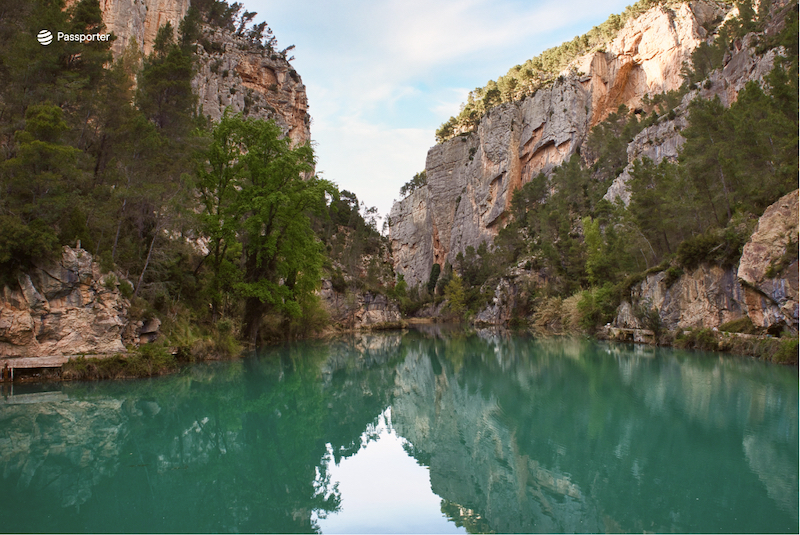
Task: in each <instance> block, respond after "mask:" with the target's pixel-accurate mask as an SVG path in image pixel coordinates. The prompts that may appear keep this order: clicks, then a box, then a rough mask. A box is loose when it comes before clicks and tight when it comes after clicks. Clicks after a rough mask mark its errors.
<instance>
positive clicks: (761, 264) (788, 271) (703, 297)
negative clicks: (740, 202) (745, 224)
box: [613, 190, 800, 332]
mask: <svg viewBox="0 0 800 535" xmlns="http://www.w3.org/2000/svg"><path fill="white" fill-rule="evenodd" d="M799 207H800V194H799V192H798V190H795V191H793V192H792V193H789V194H788V195H785V196H783V197H782V198H781V199H779V200H778V201H777V202H775V203H774V204H773V205H771V206H770V207H769V208H767V210H766V211H765V212H764V215H762V216H761V218H760V219H759V221H758V226H757V227H756V229H755V231H754V232H753V234H752V235H751V236H750V240H749V241H748V242H747V244H746V245H745V246H744V249H743V252H742V258H741V259H740V260H739V264H738V266H734V267H728V268H723V267H719V266H709V265H701V266H699V267H697V268H696V269H695V270H693V271H692V272H689V273H685V274H684V275H682V276H681V277H679V278H678V279H677V280H676V281H674V283H672V284H670V283H669V282H670V281H669V278H668V277H667V272H665V271H662V272H659V273H653V274H651V275H648V276H647V277H646V278H645V280H644V281H642V282H641V283H639V284H638V285H636V286H634V287H633V288H632V292H631V294H632V295H631V299H630V301H625V302H623V303H622V304H621V305H620V307H619V309H618V310H617V316H616V318H615V319H614V323H613V325H614V327H622V328H634V329H638V328H643V327H644V325H642V323H641V321H640V320H639V319H638V318H637V317H636V315H635V314H634V313H633V311H634V309H635V308H636V307H637V306H642V305H644V306H645V307H646V308H654V309H656V310H658V311H659V317H660V320H661V322H662V324H663V325H664V327H666V328H667V329H670V330H673V329H688V328H697V327H703V328H707V329H713V328H718V327H719V326H720V325H722V324H723V323H726V322H729V321H733V320H738V319H740V318H744V317H748V318H750V321H752V322H753V325H754V326H756V327H758V328H762V329H767V330H769V331H773V330H774V331H776V332H780V331H781V330H782V329H784V328H788V329H789V330H791V331H793V332H797V330H798V320H799V319H800V306H799V305H798V301H800V297H798V279H799V278H800V275H799V274H798V260H797V258H796V255H795V256H793V257H792V256H790V255H791V252H790V251H791V244H795V247H796V244H797V243H798V239H799V238H800V236H799V235H798V219H799V218H800V214H799V213H798V209H799Z"/></svg>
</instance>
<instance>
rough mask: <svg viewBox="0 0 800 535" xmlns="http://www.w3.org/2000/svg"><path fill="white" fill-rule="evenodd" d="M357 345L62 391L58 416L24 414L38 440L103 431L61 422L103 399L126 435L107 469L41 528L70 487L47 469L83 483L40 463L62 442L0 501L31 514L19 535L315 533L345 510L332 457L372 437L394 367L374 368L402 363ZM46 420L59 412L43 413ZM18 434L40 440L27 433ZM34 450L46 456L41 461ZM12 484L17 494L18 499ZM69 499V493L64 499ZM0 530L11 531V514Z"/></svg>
mask: <svg viewBox="0 0 800 535" xmlns="http://www.w3.org/2000/svg"><path fill="white" fill-rule="evenodd" d="M366 338H368V337H358V338H357V339H353V340H351V341H350V342H347V343H340V344H335V345H333V346H325V345H322V344H299V345H295V346H291V347H287V348H279V349H274V350H269V351H267V352H266V353H265V354H262V355H261V356H260V357H259V358H251V359H244V360H242V361H240V362H237V363H220V364H217V365H210V366H198V367H194V368H192V369H191V370H189V371H187V372H186V373H185V374H182V375H181V376H174V377H166V378H162V379H159V380H153V381H140V382H137V383H127V384H122V385H120V384H93V385H89V386H87V387H82V386H79V387H77V388H73V387H67V388H66V391H67V392H68V394H69V396H68V398H69V399H66V398H65V399H64V400H63V401H62V402H61V405H60V406H59V407H58V410H55V409H53V408H52V406H48V405H42V404H39V405H38V406H36V405H29V406H27V407H26V408H25V414H27V419H28V420H31V421H36V420H38V421H39V422H40V424H41V425H39V427H38V428H37V429H38V430H39V431H38V437H37V438H34V439H33V440H34V441H37V440H38V441H39V443H42V444H43V443H45V442H46V441H47V440H48V439H53V440H61V442H62V444H63V441H64V438H63V437H64V436H70V437H75V438H74V440H76V441H80V440H81V438H82V437H85V438H86V439H88V440H89V441H98V436H103V435H107V436H109V437H110V436H111V435H109V433H108V429H105V428H108V424H107V423H106V422H107V420H108V418H106V419H98V418H95V422H94V423H96V424H97V425H100V426H101V428H100V429H96V430H92V429H91V427H92V425H93V422H91V421H87V419H85V418H84V419H78V421H79V423H81V425H82V427H81V428H80V429H78V428H76V427H75V425H74V424H75V422H76V418H75V417H74V416H68V414H69V412H70V411H71V410H74V409H75V408H76V407H77V406H78V405H79V404H85V405H90V406H94V405H97V406H103V403H106V404H107V402H105V401H103V400H105V399H107V398H109V396H110V398H111V402H113V403H114V404H115V406H116V407H117V408H119V409H120V410H119V411H118V412H115V411H106V413H107V415H111V416H114V417H115V418H116V419H115V420H114V421H115V423H116V433H115V435H114V436H116V437H122V438H121V439H120V441H119V442H117V443H115V444H114V445H115V448H116V449H115V451H114V452H113V455H112V456H111V458H110V461H111V463H110V464H111V466H113V467H114V469H103V470H102V471H99V472H98V474H97V477H96V478H95V480H93V481H91V482H90V483H89V484H87V485H83V487H81V488H83V490H82V491H81V493H82V494H81V495H80V500H81V502H80V507H79V508H78V507H73V508H68V509H64V510H61V511H59V515H58V518H57V520H56V519H54V520H52V521H49V520H48V518H52V517H53V515H50V514H41V515H37V513H36V508H37V507H43V508H44V510H43V513H44V512H45V511H48V509H49V507H51V506H52V503H53V500H52V499H48V498H46V497H48V493H49V491H50V490H51V489H53V488H59V489H61V488H63V487H67V491H69V489H71V488H73V487H74V486H75V485H74V484H70V485H61V486H57V485H55V486H54V485H53V483H52V481H50V480H48V477H49V475H52V474H53V473H54V472H55V471H57V475H58V477H59V478H60V480H61V481H64V482H72V481H82V480H85V479H86V477H85V476H84V475H83V474H84V472H85V471H84V470H83V468H86V463H81V462H80V461H79V460H75V459H72V460H71V461H70V462H67V463H61V464H62V465H61V466H59V467H58V470H55V469H53V468H52V467H51V468H48V463H50V462H51V461H52V460H54V459H55V458H56V457H55V456H54V455H52V451H53V449H54V448H55V449H59V448H62V449H63V445H59V444H54V445H50V446H42V447H39V448H38V449H37V447H34V448H31V449H30V455H28V456H27V458H26V459H25V460H24V462H22V463H21V464H22V465H24V466H27V467H28V468H27V470H28V472H35V474H40V475H41V476H42V477H39V478H38V479H37V477H35V474H34V476H31V477H28V476H26V475H25V473H26V472H25V471H24V470H23V471H18V472H17V473H15V474H8V471H7V473H6V475H5V478H4V479H3V480H2V482H1V483H0V485H2V489H3V490H2V495H3V497H7V498H8V499H7V500H5V501H4V506H6V505H13V504H16V505H18V506H19V507H20V508H22V507H24V508H25V510H27V511H29V512H30V513H29V515H26V516H24V517H17V519H16V520H17V521H18V522H19V526H20V527H19V528H18V530H20V531H22V530H26V529H27V530H28V531H30V530H33V531H108V530H109V529H110V528H109V526H119V527H120V528H119V529H124V530H125V531H140V532H148V531H166V532H169V531H173V532H186V531H195V532H207V531H213V532H227V531H250V532H259V531H261V532H283V533H296V532H313V531H316V530H317V527H316V526H315V525H314V523H313V521H312V513H316V516H317V517H324V516H325V514H327V513H330V512H333V511H336V510H337V509H338V507H339V505H340V502H341V496H340V494H339V491H338V489H337V487H336V486H335V485H334V484H333V483H332V482H331V480H330V476H329V472H328V466H329V464H330V462H331V461H334V460H335V461H337V462H338V460H339V459H341V458H342V457H346V456H349V455H352V454H353V453H355V452H357V451H358V450H359V449H360V447H361V445H362V444H361V442H362V440H366V439H368V438H366V436H365V437H364V438H362V434H363V433H364V429H365V427H366V426H367V424H368V423H370V422H374V421H375V419H376V417H377V415H379V414H380V413H381V412H382V411H383V410H384V409H385V408H386V406H387V405H388V397H389V394H390V389H388V388H386V386H385V385H386V384H391V383H392V379H391V374H392V373H393V372H392V369H391V368H387V367H384V366H381V365H380V364H382V363H384V362H387V361H388V360H389V359H390V358H392V357H393V356H396V355H397V351H396V347H397V344H396V343H394V344H388V345H387V344H386V343H385V342H386V340H385V338H386V337H383V338H384V340H382V343H381V344H377V345H376V344H374V343H370V341H369V340H366ZM332 348H334V349H335V351H336V354H335V355H333V351H334V349H332ZM354 348H355V349H358V350H359V351H360V352H359V351H355V350H354ZM342 354H344V357H343V356H342ZM359 356H363V357H364V358H359ZM365 362H367V363H368V365H365ZM332 363H333V364H332ZM81 398H82V399H85V401H78V400H79V399H81ZM50 413H55V415H54V416H53V417H52V418H44V416H41V414H50ZM6 414H8V413H6ZM37 414H39V415H40V416H37ZM64 416H67V417H64ZM45 420H46V421H45ZM102 426H105V428H103V427H102ZM22 431H23V434H24V435H26V436H31V437H34V436H35V435H36V434H37V433H35V432H33V430H32V429H31V428H30V426H28V428H27V429H23V430H22ZM48 450H49V451H50V456H49V457H48V456H47V453H46V452H47V451H48ZM37 451H42V452H45V453H44V454H43V455H42V456H41V457H39V458H37V457H36V455H37ZM329 451H330V452H331V453H329ZM97 461H99V460H98V459H95V460H93V461H90V462H95V464H96V462H97ZM104 463H105V464H104V465H108V464H109V462H108V461H104ZM31 467H32V468H31ZM98 467H99V465H98ZM87 473H88V472H87ZM45 476H48V477H45ZM20 486H21V487H22V490H23V491H22V492H19V491H16V487H20ZM84 487H86V488H84ZM76 499H78V498H77V497H76V496H73V497H72V498H69V497H67V498H64V504H65V505H70V504H75V500H76ZM48 512H49V511H48ZM30 522H34V523H35V525H36V527H34V528H31V527H30V526H31V524H30ZM5 526H6V527H7V528H8V529H9V530H11V531H14V527H15V524H14V520H12V521H11V522H10V523H9V522H7V523H6V524H5Z"/></svg>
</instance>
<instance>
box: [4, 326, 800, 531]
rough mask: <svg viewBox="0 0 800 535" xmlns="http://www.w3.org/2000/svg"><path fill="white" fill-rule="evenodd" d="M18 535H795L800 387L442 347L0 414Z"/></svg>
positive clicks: (211, 367)
mask: <svg viewBox="0 0 800 535" xmlns="http://www.w3.org/2000/svg"><path fill="white" fill-rule="evenodd" d="M0 455H1V456H2V478H0V531H3V532H141V533H149V532H281V533H294V532H315V531H316V532H322V533H341V532H345V533H359V532H370V533H378V532H389V533H398V532H399V533H414V532H425V533H466V532H470V533H480V532H490V531H494V532H644V531H655V532H720V533H730V532H756V533H762V532H787V533H797V532H798V370H797V368H796V367H780V366H774V365H769V364H765V363H762V362H756V361H753V360H747V359H741V358H736V357H731V356H727V355H718V354H709V353H696V352H681V351H674V350H667V349H657V348H652V347H635V346H628V345H611V344H603V343H597V342H592V341H588V340H575V339H560V338H556V339H536V338H533V337H524V336H523V337H520V336H513V335H509V334H498V333H486V332H481V333H475V332H463V331H451V332H447V333H443V332H442V331H440V330H438V329H436V328H430V329H428V330H427V331H426V332H423V331H411V332H409V333H407V334H403V335H401V334H399V333H387V334H363V335H356V336H351V337H346V338H342V339H340V340H338V341H334V342H329V343H321V342H311V343H298V344H293V345H288V346H285V347H279V348H269V349H265V350H264V351H262V352H260V353H259V354H258V355H256V356H253V357H249V358H245V359H242V360H239V361H234V362H221V363H213V364H202V365H196V366H193V367H191V368H187V369H185V370H183V371H182V372H181V373H180V374H178V375H173V376H169V377H163V378H157V379H150V380H141V381H123V382H111V383H81V384H74V383H73V384H63V385H53V386H52V387H50V388H49V390H48V388H47V387H46V386H44V385H38V386H36V385H30V386H27V387H25V388H23V387H22V386H20V385H15V386H14V390H13V392H11V391H10V390H8V389H7V390H5V391H4V397H3V399H0Z"/></svg>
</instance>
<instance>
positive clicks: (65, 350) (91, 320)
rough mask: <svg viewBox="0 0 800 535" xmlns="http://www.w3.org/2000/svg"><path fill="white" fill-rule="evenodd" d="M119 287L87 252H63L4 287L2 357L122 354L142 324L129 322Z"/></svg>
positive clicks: (117, 279)
mask: <svg viewBox="0 0 800 535" xmlns="http://www.w3.org/2000/svg"><path fill="white" fill-rule="evenodd" d="M119 285H120V277H119V276H118V275H116V274H114V273H107V274H103V273H102V272H101V270H100V266H99V264H97V263H96V262H93V261H92V257H91V255H90V254H89V253H87V252H86V251H84V250H83V249H73V248H71V247H64V248H63V254H62V257H61V259H60V260H59V261H58V262H56V263H54V264H49V265H44V264H43V265H40V266H39V267H37V268H36V269H34V270H33V271H32V272H30V273H26V274H21V275H19V277H18V279H17V281H16V283H15V284H9V285H6V286H4V287H3V289H2V294H0V358H14V357H49V356H64V355H75V354H79V353H83V354H102V353H116V352H124V351H125V343H124V342H138V337H137V338H136V339H134V338H133V337H134V335H135V334H136V330H137V329H141V326H142V324H141V322H138V323H137V324H131V323H130V322H129V319H128V308H129V307H130V303H129V302H128V300H127V299H126V298H125V297H123V295H122V293H121V292H120V290H119ZM139 332H141V331H139Z"/></svg>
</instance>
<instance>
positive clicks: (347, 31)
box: [240, 0, 634, 216]
mask: <svg viewBox="0 0 800 535" xmlns="http://www.w3.org/2000/svg"><path fill="white" fill-rule="evenodd" d="M240 1H242V2H243V3H244V6H245V9H247V10H248V11H256V12H258V15H257V16H256V18H255V19H254V22H256V21H262V20H264V21H266V22H267V24H268V25H269V26H270V27H271V28H272V30H273V32H274V33H275V36H276V37H277V39H278V49H283V48H286V47H288V46H289V45H295V48H294V50H292V51H291V52H290V53H289V56H291V55H294V56H295V59H294V60H293V61H292V65H293V66H294V68H295V70H296V71H297V72H298V73H299V74H300V76H301V78H302V79H303V83H304V84H305V86H306V91H307V95H308V101H309V113H310V115H311V118H312V122H311V139H312V143H313V144H314V148H315V153H316V156H317V173H318V174H319V175H320V176H321V177H322V178H325V179H327V180H330V181H332V182H334V183H336V184H337V185H338V187H339V189H340V190H348V191H351V192H353V193H355V194H356V195H357V196H358V198H359V199H360V200H361V201H364V202H365V203H366V205H367V206H375V207H377V208H378V212H379V213H380V214H382V215H384V216H385V215H388V213H389V210H391V207H392V203H393V202H394V200H396V199H399V198H400V194H399V190H400V187H401V186H402V185H403V184H405V183H406V182H408V181H409V180H410V179H411V178H412V177H413V176H414V174H415V173H418V172H419V171H422V170H423V169H425V158H426V155H427V152H428V149H430V148H431V147H432V146H433V145H435V143H436V140H435V137H434V134H435V132H436V129H437V128H439V126H440V125H441V124H442V123H444V122H445V121H446V120H447V119H448V118H450V117H451V116H452V115H455V114H457V113H458V112H459V109H460V108H459V106H460V104H461V103H463V102H465V101H466V99H467V94H468V93H469V91H470V90H472V89H474V88H476V87H483V86H484V85H485V84H486V82H487V81H489V80H490V79H492V80H496V79H497V78H498V77H499V76H502V75H504V74H506V72H508V70H509V69H510V68H511V67H513V66H515V65H518V64H522V63H524V62H525V61H526V60H528V59H530V58H532V57H534V56H536V55H538V54H539V53H541V52H542V51H543V50H546V49H548V48H550V47H552V46H556V45H559V44H561V43H562V42H564V41H568V40H571V39H572V38H573V37H575V36H576V35H581V34H583V33H586V32H587V31H588V30H590V29H591V28H592V27H593V26H596V25H598V24H600V23H602V22H603V21H605V20H606V19H607V18H608V16H609V15H611V14H612V13H621V12H622V11H623V10H624V9H625V6H627V5H629V4H631V3H633V1H634V0H561V1H559V0H347V1H343V0H290V1H287V0H282V1H276V0H240Z"/></svg>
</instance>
